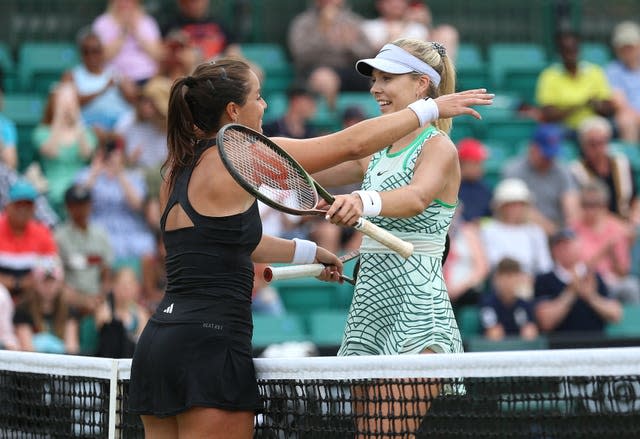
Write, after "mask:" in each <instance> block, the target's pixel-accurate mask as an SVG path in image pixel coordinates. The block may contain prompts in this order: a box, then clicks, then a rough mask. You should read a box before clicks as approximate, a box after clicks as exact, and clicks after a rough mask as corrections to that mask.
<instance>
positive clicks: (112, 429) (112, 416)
mask: <svg viewBox="0 0 640 439" xmlns="http://www.w3.org/2000/svg"><path fill="white" fill-rule="evenodd" d="M118 365H119V362H118V360H116V359H112V360H111V373H110V376H109V431H108V433H109V434H108V438H109V439H116V418H117V416H118V372H119V370H118Z"/></svg>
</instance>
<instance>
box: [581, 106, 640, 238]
mask: <svg viewBox="0 0 640 439" xmlns="http://www.w3.org/2000/svg"><path fill="white" fill-rule="evenodd" d="M612 135H613V131H612V128H611V124H610V123H609V121H608V120H607V119H605V118H603V117H599V116H594V117H591V118H588V119H586V120H584V121H583V122H582V123H581V124H580V126H579V128H578V142H579V144H580V152H581V158H580V159H578V160H576V161H574V162H573V163H571V164H570V170H571V173H572V175H573V178H574V179H575V180H576V182H577V183H578V186H579V187H581V186H584V185H586V184H587V183H589V182H590V181H593V180H599V181H602V182H603V183H604V184H605V185H606V186H607V188H608V189H609V193H610V195H611V197H610V200H609V210H610V211H612V212H614V213H616V214H617V215H619V216H620V217H621V218H624V219H626V220H629V221H630V222H631V224H634V225H636V226H637V225H640V198H639V197H638V190H637V181H638V178H637V175H636V173H635V172H634V170H633V169H632V168H631V165H630V163H629V160H628V159H627V157H626V156H625V155H624V154H616V153H614V152H613V151H611V148H610V143H611V137H612Z"/></svg>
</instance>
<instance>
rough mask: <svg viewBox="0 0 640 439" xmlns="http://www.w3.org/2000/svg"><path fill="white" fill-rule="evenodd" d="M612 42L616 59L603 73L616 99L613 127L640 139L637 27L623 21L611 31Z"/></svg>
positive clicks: (622, 135) (625, 135)
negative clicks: (616, 111)
mask: <svg viewBox="0 0 640 439" xmlns="http://www.w3.org/2000/svg"><path fill="white" fill-rule="evenodd" d="M611 45H612V46H613V49H614V51H615V55H616V59H615V60H614V61H612V62H611V63H609V65H608V66H607V67H606V70H605V71H606V74H607V79H608V80H609V83H610V84H611V87H612V88H613V90H614V95H615V99H616V100H617V101H618V102H619V107H620V111H618V113H617V114H616V119H615V120H616V126H617V128H618V131H619V135H620V138H621V139H623V140H626V141H628V142H640V86H639V84H640V26H639V25H638V23H636V22H633V21H623V22H621V23H619V24H618V25H617V26H616V27H615V28H614V30H613V35H612V38H611Z"/></svg>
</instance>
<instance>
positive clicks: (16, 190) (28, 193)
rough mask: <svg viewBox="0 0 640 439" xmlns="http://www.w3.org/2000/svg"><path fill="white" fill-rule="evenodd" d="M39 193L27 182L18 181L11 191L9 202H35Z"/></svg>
mask: <svg viewBox="0 0 640 439" xmlns="http://www.w3.org/2000/svg"><path fill="white" fill-rule="evenodd" d="M37 196H38V191H37V190H36V188H35V187H33V185H32V184H31V183H29V182H28V181H27V180H24V179H20V180H17V181H16V182H15V183H13V185H12V186H11V188H10V189H9V201H11V202H14V201H34V200H35V199H36V198H37Z"/></svg>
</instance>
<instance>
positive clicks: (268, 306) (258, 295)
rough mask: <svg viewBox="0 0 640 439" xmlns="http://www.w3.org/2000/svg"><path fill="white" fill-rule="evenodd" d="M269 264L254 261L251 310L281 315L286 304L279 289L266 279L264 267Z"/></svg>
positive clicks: (258, 312)
mask: <svg viewBox="0 0 640 439" xmlns="http://www.w3.org/2000/svg"><path fill="white" fill-rule="evenodd" d="M267 265H268V264H265V263H261V262H260V263H258V262H254V263H253V267H254V271H253V291H252V293H251V311H253V312H254V313H256V314H265V315H272V316H280V315H283V314H285V309H284V304H283V303H282V299H280V294H279V293H278V290H277V289H276V288H275V287H274V286H273V285H271V284H270V283H269V282H267V281H266V280H264V275H263V273H264V269H265V268H266V267H267Z"/></svg>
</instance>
